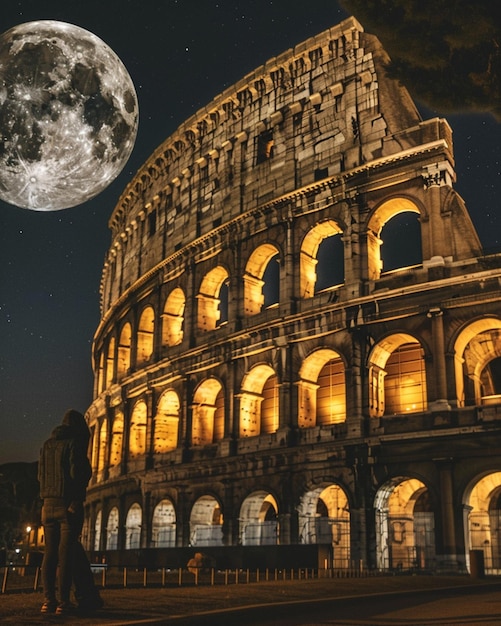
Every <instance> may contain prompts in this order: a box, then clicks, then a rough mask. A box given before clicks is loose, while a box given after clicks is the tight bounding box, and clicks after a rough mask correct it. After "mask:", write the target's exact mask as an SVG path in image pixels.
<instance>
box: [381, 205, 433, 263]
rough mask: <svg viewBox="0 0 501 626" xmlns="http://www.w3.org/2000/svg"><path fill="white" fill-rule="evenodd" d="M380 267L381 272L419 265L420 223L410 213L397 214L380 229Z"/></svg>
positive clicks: (420, 250)
mask: <svg viewBox="0 0 501 626" xmlns="http://www.w3.org/2000/svg"><path fill="white" fill-rule="evenodd" d="M380 239H381V241H382V244H381V266H382V271H383V272H389V271H391V270H395V269H397V268H403V267H411V266H413V265H421V264H422V262H423V253H422V246H421V221H420V216H419V214H416V213H414V212H411V211H404V212H403V213H398V214H397V215H394V216H393V217H392V218H390V219H389V220H388V222H386V224H385V225H384V226H383V228H382V229H381V234H380Z"/></svg>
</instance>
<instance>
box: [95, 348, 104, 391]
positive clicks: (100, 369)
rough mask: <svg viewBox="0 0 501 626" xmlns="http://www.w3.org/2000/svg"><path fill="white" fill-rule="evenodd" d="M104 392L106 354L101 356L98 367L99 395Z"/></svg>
mask: <svg viewBox="0 0 501 626" xmlns="http://www.w3.org/2000/svg"><path fill="white" fill-rule="evenodd" d="M103 391H104V354H103V353H102V352H101V353H100V354H99V362H98V366H97V393H102V392H103Z"/></svg>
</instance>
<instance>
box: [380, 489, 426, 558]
mask: <svg viewBox="0 0 501 626" xmlns="http://www.w3.org/2000/svg"><path fill="white" fill-rule="evenodd" d="M374 506H375V509H376V542H377V546H376V548H377V565H378V569H380V570H389V569H397V570H409V569H431V568H433V567H434V565H435V560H436V555H435V515H434V512H433V509H432V506H431V502H430V494H429V491H428V489H427V487H426V485H424V483H422V482H421V481H420V480H418V479H417V478H405V477H400V478H395V479H393V480H392V481H390V482H388V483H386V485H384V486H383V487H381V489H379V491H378V493H377V494H376V498H375V503H374Z"/></svg>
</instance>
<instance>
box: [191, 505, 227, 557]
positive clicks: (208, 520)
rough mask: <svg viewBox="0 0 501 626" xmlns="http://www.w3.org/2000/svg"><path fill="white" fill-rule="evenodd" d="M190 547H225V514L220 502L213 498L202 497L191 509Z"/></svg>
mask: <svg viewBox="0 0 501 626" xmlns="http://www.w3.org/2000/svg"><path fill="white" fill-rule="evenodd" d="M190 545H192V546H222V545H223V514H222V512H221V506H220V504H219V502H218V501H217V500H216V498H214V497H213V496H210V495H205V496H201V497H200V498H198V499H197V501H196V502H195V504H194V505H193V507H192V509H191V514H190Z"/></svg>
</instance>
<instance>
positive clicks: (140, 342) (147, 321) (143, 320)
mask: <svg viewBox="0 0 501 626" xmlns="http://www.w3.org/2000/svg"><path fill="white" fill-rule="evenodd" d="M154 333H155V312H154V311H153V308H152V307H151V306H147V307H146V308H145V309H144V311H143V312H142V313H141V317H140V318H139V325H138V329H137V357H136V360H137V364H138V365H141V364H142V363H147V362H148V361H149V360H150V358H151V355H152V354H153V345H154Z"/></svg>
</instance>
